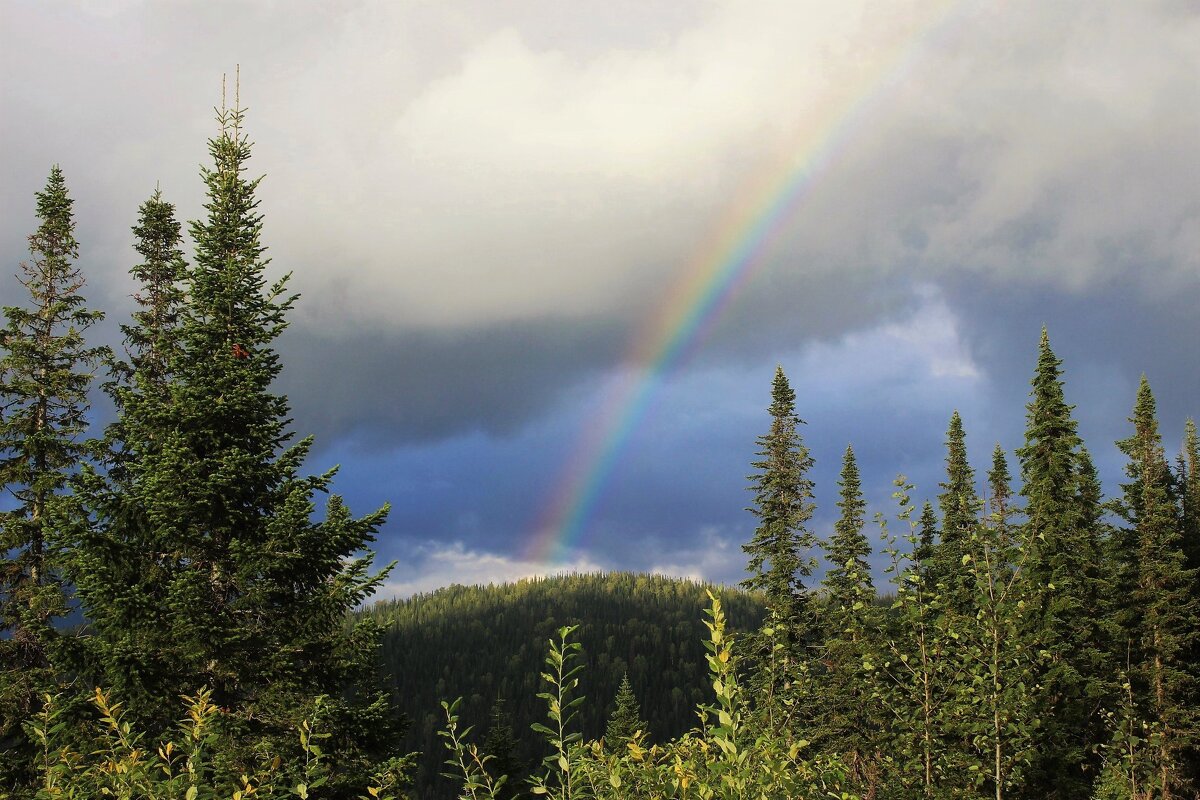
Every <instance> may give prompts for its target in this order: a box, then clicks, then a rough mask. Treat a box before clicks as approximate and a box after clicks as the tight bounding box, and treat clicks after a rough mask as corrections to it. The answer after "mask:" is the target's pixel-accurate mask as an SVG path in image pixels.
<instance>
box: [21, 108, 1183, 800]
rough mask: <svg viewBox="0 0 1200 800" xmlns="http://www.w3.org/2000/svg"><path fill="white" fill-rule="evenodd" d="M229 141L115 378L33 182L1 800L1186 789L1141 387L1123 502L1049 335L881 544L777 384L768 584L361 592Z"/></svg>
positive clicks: (258, 218)
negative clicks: (970, 455) (93, 339)
mask: <svg viewBox="0 0 1200 800" xmlns="http://www.w3.org/2000/svg"><path fill="white" fill-rule="evenodd" d="M217 122H218V133H217V134H216V135H215V136H214V137H213V138H212V139H211V140H210V142H209V156H210V159H211V163H210V164H209V165H208V166H207V167H205V168H204V169H203V170H202V172H201V176H200V177H201V180H202V181H203V184H204V186H205V191H206V198H207V199H206V203H205V206H204V214H203V215H202V218H200V219H198V220H195V221H192V222H190V223H189V225H188V233H189V235H190V239H191V241H192V242H193V244H194V250H193V252H192V255H191V257H190V259H189V258H188V257H187V256H186V255H185V252H184V246H185V240H184V234H183V224H182V223H181V222H180V221H179V220H178V219H177V218H176V215H175V208H174V206H173V205H172V204H171V203H170V202H169V201H168V200H167V199H165V198H164V197H163V196H162V195H161V193H159V192H157V191H155V192H154V193H153V194H151V195H150V196H149V197H148V199H147V200H146V201H145V202H144V203H143V204H142V205H141V207H140V208H139V209H137V212H136V224H135V225H134V226H133V234H134V237H135V242H136V246H135V249H136V259H135V258H133V257H131V259H130V260H131V261H136V264H135V265H134V266H133V267H132V268H131V270H130V272H131V276H132V278H133V280H134V281H135V282H136V283H137V285H138V286H139V288H138V291H137V294H136V295H135V299H136V302H137V304H138V307H137V310H136V312H135V313H134V314H133V316H132V318H131V319H129V320H126V321H124V322H123V323H122V325H121V329H122V331H123V334H124V347H123V352H120V353H118V352H116V351H112V350H109V349H106V348H103V347H98V346H95V345H91V344H89V343H88V340H87V334H88V330H89V329H90V328H91V327H92V326H94V325H95V324H96V323H98V322H99V321H100V320H101V319H102V318H103V313H102V312H101V311H99V310H96V309H92V308H90V307H89V306H88V303H87V301H86V300H85V295H84V291H85V288H86V284H85V276H84V274H83V272H82V270H81V267H80V266H78V265H77V263H76V262H77V260H78V258H79V244H78V242H77V241H76V239H75V219H74V213H73V207H72V200H71V197H70V193H69V191H68V186H67V181H66V177H65V176H64V174H63V172H62V171H61V170H60V169H59V168H58V167H54V168H52V169H51V171H50V174H49V178H48V180H47V182H46V184H45V186H44V188H42V190H41V191H38V192H37V193H36V195H35V201H36V214H37V218H38V220H39V225H38V227H37V228H36V230H35V231H34V232H33V233H32V234H31V235H30V236H29V257H28V259H27V260H26V261H24V262H23V263H22V264H21V273H20V276H19V279H20V283H21V285H22V286H23V288H24V290H26V292H25V296H24V297H23V302H22V303H20V304H14V305H11V306H6V307H5V308H4V322H3V333H2V336H3V339H2V344H3V350H2V353H0V412H2V417H0V477H2V479H3V482H4V485H5V489H6V493H7V495H8V497H9V498H10V501H9V502H8V503H7V505H5V506H4V510H3V512H0V557H2V559H0V631H2V633H3V637H2V638H0V796H2V797H5V798H14V799H15V798H21V799H22V800H24V799H25V798H37V799H38V800H46V799H47V798H93V797H120V798H155V799H157V798H163V799H164V800H165V799H166V798H180V799H181V800H210V799H215V798H223V799H224V798H228V799H229V800H245V798H250V797H254V798H283V797H299V798H310V797H311V798H401V797H406V796H420V795H422V794H423V793H424V792H425V789H424V788H422V787H421V786H420V785H418V784H414V779H415V778H416V777H418V776H419V777H420V779H421V780H422V781H424V782H426V783H429V782H430V779H431V778H432V776H430V775H428V773H429V771H430V770H431V769H434V768H435V767H434V766H432V765H436V764H438V763H439V762H440V769H441V771H442V772H443V773H444V774H445V775H446V776H447V778H446V780H447V781H448V783H445V784H442V786H443V787H449V788H448V791H449V793H450V794H451V795H454V796H458V797H464V798H472V799H473V800H478V798H509V797H525V796H534V797H541V796H547V797H553V798H560V800H572V799H575V798H730V800H732V799H733V798H739V799H740V798H772V799H773V798H842V799H843V800H845V799H847V798H861V799H862V800H870V799H872V798H888V799H891V798H897V799H898V800H906V799H907V798H913V799H914V800H916V799H917V798H985V797H987V798H995V800H1003V798H1028V799H1029V800H1034V799H1035V798H1037V799H1038V800H1041V798H1056V799H1059V800H1088V799H1092V800H1149V799H1150V798H1155V799H1156V800H1157V799H1158V798H1161V799H1162V800H1172V799H1174V798H1194V797H1197V787H1198V786H1200V702H1198V701H1200V698H1198V696H1197V689H1198V687H1197V679H1198V678H1200V668H1198V664H1200V638H1198V633H1200V439H1198V436H1197V431H1196V426H1195V424H1194V423H1193V422H1191V421H1189V422H1188V423H1187V425H1186V428H1185V430H1186V435H1185V440H1184V442H1183V443H1182V446H1181V448H1180V449H1179V451H1178V452H1174V451H1171V452H1169V451H1168V447H1167V445H1166V444H1165V443H1164V442H1163V440H1162V436H1161V434H1160V432H1159V422H1158V419H1157V412H1156V406H1155V399H1154V395H1153V393H1152V391H1151V387H1150V385H1149V383H1148V381H1147V380H1146V379H1145V378H1143V380H1142V382H1141V385H1140V387H1139V388H1138V390H1137V394H1136V396H1135V397H1132V398H1130V399H1129V400H1130V405H1131V408H1132V411H1131V413H1130V417H1129V427H1128V435H1127V437H1126V438H1124V439H1122V440H1121V441H1120V442H1118V446H1119V447H1120V449H1121V451H1122V452H1123V453H1124V455H1125V457H1126V468H1125V474H1126V476H1127V479H1126V481H1125V482H1123V483H1122V484H1121V485H1120V486H1119V487H1117V490H1116V491H1115V492H1113V493H1111V494H1106V493H1105V492H1104V491H1103V490H1102V487H1101V485H1100V481H1099V478H1098V476H1097V472H1096V469H1095V467H1094V465H1093V462H1092V460H1091V457H1090V455H1089V452H1088V450H1087V448H1086V447H1085V444H1084V442H1083V441H1082V439H1081V438H1080V435H1079V433H1078V427H1077V423H1076V420H1075V418H1074V416H1073V407H1072V406H1071V405H1069V404H1068V403H1067V401H1066V395H1065V391H1064V385H1065V379H1064V371H1063V364H1062V362H1061V361H1060V359H1058V357H1057V356H1056V355H1055V353H1054V351H1053V349H1052V347H1051V343H1050V339H1049V335H1048V333H1047V331H1046V330H1045V329H1043V331H1042V335H1041V340H1040V344H1039V347H1038V351H1037V353H1036V354H1035V355H1036V361H1035V365H1034V369H1033V377H1032V382H1031V391H1030V394H1029V400H1028V404H1027V406H1026V420H1027V426H1026V433H1025V441H1024V443H1023V445H1022V446H1021V447H1019V448H1018V449H1017V450H1016V451H1015V453H1012V454H1010V453H1007V452H1006V451H1004V450H1003V449H1002V448H1000V447H999V446H997V448H996V450H995V452H994V455H993V458H992V460H991V463H990V464H989V465H988V466H987V468H986V470H982V471H979V472H977V470H976V467H974V466H973V465H971V464H970V463H969V462H968V459H967V456H966V452H967V451H966V432H965V430H964V426H963V423H962V420H961V418H960V417H959V415H958V413H957V412H954V413H952V414H951V416H950V423H949V428H948V431H947V434H946V440H945V443H944V444H945V448H946V474H945V479H944V481H943V482H941V483H940V484H939V486H938V487H937V491H936V503H934V502H920V501H918V500H916V499H915V498H917V497H919V495H918V494H917V490H916V488H915V487H914V486H912V485H911V484H910V483H909V482H908V480H907V479H906V478H905V477H904V476H899V477H897V479H896V481H895V486H894V490H895V491H894V495H893V498H894V506H893V507H892V508H889V509H886V510H880V511H876V512H874V513H872V514H871V515H870V517H868V509H867V505H866V502H865V500H864V492H863V487H862V485H861V479H860V474H859V469H858V464H857V461H856V457H855V453H854V451H853V449H851V448H847V450H846V451H845V455H844V461H843V464H842V469H841V473H840V479H839V481H838V491H839V499H838V501H837V509H838V518H837V521H836V524H835V525H834V526H833V528H832V530H831V531H828V532H821V531H818V530H815V526H814V523H813V518H814V511H815V499H814V497H815V494H814V485H813V482H812V479H811V470H812V466H813V462H812V457H811V455H810V453H809V451H808V449H807V448H806V446H805V444H804V439H803V436H802V434H801V431H802V428H801V425H802V421H801V419H800V417H799V415H798V410H797V402H796V394H795V392H794V390H793V389H792V387H791V385H790V383H789V380H788V377H787V375H786V374H785V373H784V371H783V369H782V368H780V369H779V370H778V371H777V372H776V374H775V377H774V381H773V383H772V385H771V387H770V405H769V407H768V413H767V416H766V418H765V419H764V425H763V429H764V431H765V432H764V433H763V434H762V436H761V437H759V439H758V441H757V445H758V454H759V455H758V458H757V460H755V461H754V462H753V464H752V465H751V469H752V470H753V474H752V476H751V478H750V484H751V487H750V488H751V490H752V505H751V509H750V510H751V512H752V514H753V521H752V524H753V525H754V529H753V532H752V533H751V534H749V535H748V536H747V540H746V542H745V545H744V551H745V555H746V562H747V563H746V571H747V577H746V579H745V581H744V583H743V588H744V589H745V590H746V592H736V591H732V590H718V589H716V588H714V587H706V586H702V585H698V584H690V583H686V582H676V581H669V580H665V579H660V578H650V577H640V576H620V575H618V576H607V577H601V576H582V577H578V578H573V579H570V580H564V581H560V582H550V581H543V582H537V581H535V582H529V583H525V584H518V585H516V586H511V587H502V588H492V589H477V590H468V589H463V588H451V589H447V590H444V591H441V592H436V593H434V594H432V595H430V596H428V597H418V598H414V599H412V600H403V601H396V602H383V603H378V604H376V605H374V606H369V605H364V603H365V602H366V601H367V600H368V599H369V598H370V597H371V596H372V594H373V592H374V591H375V590H376V589H377V588H378V587H379V586H380V585H381V584H382V582H383V580H384V578H385V577H386V574H387V571H388V567H386V566H385V567H383V568H377V567H375V566H374V564H373V557H372V553H371V550H370V546H371V543H372V542H373V541H374V538H375V535H376V533H377V532H378V530H379V529H380V526H381V525H382V524H383V523H384V521H385V519H386V516H387V513H388V508H387V507H383V508H380V509H378V510H375V511H372V512H369V513H367V514H365V515H363V516H355V515H354V514H352V513H351V511H350V510H349V509H348V508H347V507H346V506H345V504H344V503H343V502H342V500H341V499H340V498H339V496H337V495H336V494H330V493H329V491H330V489H331V488H332V485H333V479H334V474H333V472H326V473H323V474H318V475H306V474H303V472H302V471H301V467H302V465H303V464H304V462H305V459H306V456H307V455H308V454H309V452H310V450H311V448H312V446H313V441H312V439H311V438H295V437H294V435H293V432H292V431H291V430H290V420H289V405H288V400H287V398H286V397H284V396H281V395H278V394H275V393H273V390H272V383H273V380H274V379H275V378H276V376H277V375H278V374H279V372H280V371H281V369H282V368H283V365H282V363H281V360H280V358H279V355H278V353H277V351H276V349H275V342H276V340H277V339H278V337H279V336H280V335H281V333H282V332H283V330H284V329H285V328H286V326H287V324H288V315H289V313H290V312H291V311H292V310H293V307H294V305H295V303H296V302H297V299H298V298H297V297H296V296H295V295H293V294H291V293H290V291H289V287H288V280H287V277H284V278H283V279H281V280H278V281H275V282H270V281H268V279H267V277H266V268H267V265H268V261H269V259H268V257H267V250H266V244H265V243H264V242H263V241H262V237H261V233H262V226H263V216H262V212H261V211H260V210H259V203H258V199H257V196H256V190H257V187H258V179H255V178H252V177H250V176H249V174H248V169H249V166H248V164H249V159H250V154H251V143H250V140H249V138H248V136H247V134H246V132H245V129H244V122H245V119H244V112H243V110H242V109H241V108H240V107H234V108H222V109H221V110H220V113H219V116H218V120H217ZM132 217H133V215H132V214H131V218H132ZM6 291H7V290H6ZM6 296H9V295H7V294H6ZM93 384H95V386H96V387H97V388H98V389H100V390H101V391H103V392H104V393H105V394H106V395H107V397H108V399H109V400H110V401H111V403H112V405H113V407H114V408H115V410H116V413H115V418H114V420H113V421H112V422H111V423H110V424H108V425H106V426H105V427H104V428H103V430H99V431H96V430H92V429H91V426H90V422H89V421H90V419H91V417H90V413H89V396H90V392H91V390H92V388H93ZM1010 455H1011V456H1012V457H1013V458H1012V460H1011V461H1010ZM981 487H982V488H981ZM318 497H321V498H323V500H324V503H323V507H322V508H318V506H317V500H318ZM747 527H748V528H749V527H750V525H749V524H748V526H747ZM818 558H820V559H821V560H822V561H823V563H824V569H823V570H818V563H817V559H818ZM879 558H882V559H883V561H885V562H886V564H887V568H886V572H885V573H884V575H882V576H881V575H876V574H874V573H873V571H872V569H871V566H870V563H871V560H872V559H875V560H878V559H879ZM518 600H519V602H517V601H518ZM74 613H79V614H82V618H83V620H84V621H83V623H82V624H72V623H71V622H70V618H71V615H72V614H74ZM685 617H690V619H686V618H685ZM447 652H450V653H456V654H463V655H465V656H466V657H468V658H472V659H474V660H475V662H476V663H474V664H472V665H469V666H470V669H469V670H468V669H467V667H466V666H465V665H462V666H455V664H454V662H453V660H452V659H447V658H446V657H445V655H444V654H445V653H447ZM437 653H442V654H443V656H442V657H441V658H440V661H441V665H440V667H439V668H440V669H443V670H444V674H442V675H439V676H438V677H437V678H435V679H434V682H433V686H432V687H430V686H428V682H426V684H425V685H421V683H420V681H416V680H413V679H412V677H411V676H412V675H413V674H414V673H416V672H418V671H419V670H421V669H427V668H428V665H429V664H430V663H434V662H435V659H434V655H435V654H437ZM639 659H641V660H639ZM618 676H619V677H618ZM625 678H627V679H628V680H625ZM676 692H678V695H676ZM443 693H444V694H443ZM460 698H461V699H460ZM498 701H501V702H499V703H498ZM435 702H436V703H437V704H438V705H437V706H435V707H434V708H432V709H431V708H430V707H429V706H430V704H432V703H435ZM685 707H686V708H687V709H690V712H689V711H688V710H685ZM431 713H432V714H433V715H434V716H433V717H432V718H431V717H430V714H431ZM534 713H536V714H537V719H536V721H531V720H530V719H529V717H530V715H532V714H534ZM483 716H486V717H487V718H486V719H485V718H481V717H483ZM684 720H687V721H686V722H685V721H684ZM518 721H519V724H518ZM526 726H528V727H526ZM681 726H685V727H682V729H681ZM485 734H486V735H485ZM439 747H440V748H441V749H440V750H439V749H438V748H439ZM418 749H419V750H420V751H421V752H420V753H418V752H416V751H417V750H418ZM530 760H532V761H533V762H534V763H528V761H530Z"/></svg>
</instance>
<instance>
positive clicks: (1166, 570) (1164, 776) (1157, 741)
mask: <svg viewBox="0 0 1200 800" xmlns="http://www.w3.org/2000/svg"><path fill="white" fill-rule="evenodd" d="M1130 422H1132V423H1133V428H1134V431H1133V434H1132V435H1131V436H1130V437H1128V438H1126V439H1123V440H1121V441H1120V442H1118V446H1119V447H1120V448H1121V451H1122V452H1124V453H1125V454H1126V455H1127V456H1128V457H1129V462H1128V464H1127V466H1126V475H1127V476H1128V477H1129V478H1130V482H1129V483H1126V484H1123V485H1122V488H1123V490H1124V496H1123V498H1122V501H1121V503H1120V504H1119V506H1118V507H1119V510H1120V512H1121V515H1122V516H1123V517H1124V518H1125V520H1126V521H1127V522H1128V524H1129V529H1130V530H1131V531H1132V532H1133V535H1134V539H1135V541H1136V562H1135V563H1136V576H1137V582H1136V585H1135V587H1134V590H1133V600H1134V603H1135V604H1136V607H1137V609H1138V611H1139V618H1138V619H1137V621H1136V622H1135V623H1134V624H1133V626H1132V629H1131V633H1132V638H1131V641H1130V653H1131V659H1130V660H1131V666H1132V676H1131V677H1132V678H1133V679H1134V689H1133V692H1134V697H1135V704H1136V705H1137V706H1138V708H1139V710H1140V711H1141V714H1142V715H1143V719H1145V720H1146V721H1147V722H1148V723H1149V725H1150V727H1151V730H1152V731H1153V732H1154V736H1153V737H1152V739H1151V747H1150V751H1151V752H1150V756H1149V758H1148V762H1149V763H1148V765H1147V767H1148V768H1147V774H1146V775H1144V776H1143V780H1142V785H1143V786H1145V787H1147V788H1148V789H1150V790H1151V791H1153V792H1154V796H1156V797H1161V798H1163V800H1171V798H1176V797H1190V796H1194V795H1191V794H1188V792H1189V790H1190V787H1189V786H1188V780H1187V771H1188V765H1187V761H1188V760H1189V756H1191V755H1192V751H1193V750H1194V748H1195V747H1196V746H1197V744H1198V743H1200V717H1198V714H1197V710H1196V709H1197V704H1198V702H1200V694H1198V688H1200V686H1198V683H1197V674H1196V666H1195V664H1194V663H1193V662H1192V661H1191V654H1192V652H1193V648H1194V646H1195V643H1196V638H1197V635H1198V632H1200V603H1198V602H1197V599H1196V597H1195V594H1194V591H1193V589H1194V583H1195V580H1196V574H1195V572H1194V571H1192V570H1190V569H1188V567H1187V561H1186V556H1185V554H1184V549H1183V537H1182V535H1181V515H1180V513H1179V509H1178V507H1177V505H1176V503H1175V501H1174V497H1173V496H1172V488H1173V487H1172V479H1171V475H1170V470H1169V467H1168V465H1167V461H1166V457H1165V454H1164V452H1163V447H1162V437H1161V436H1160V434H1159V431H1158V419H1157V414H1156V410H1155V402H1154V395H1153V393H1152V392H1151V391H1150V384H1149V382H1148V381H1147V380H1146V377H1145V376H1144V375H1143V376H1142V380H1141V383H1140V385H1139V386H1138V393H1137V401H1136V403H1135V405H1134V408H1133V416H1131V417H1130Z"/></svg>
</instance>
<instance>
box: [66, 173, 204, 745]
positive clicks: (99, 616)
mask: <svg viewBox="0 0 1200 800" xmlns="http://www.w3.org/2000/svg"><path fill="white" fill-rule="evenodd" d="M132 230H133V234H134V250H135V251H136V252H137V253H138V255H139V256H141V261H140V262H139V263H138V264H136V265H135V266H134V267H133V268H131V269H130V275H131V276H132V277H133V278H134V280H135V281H137V283H138V291H137V292H136V293H135V294H134V299H135V301H136V303H137V310H136V311H134V313H133V317H132V320H131V322H130V323H128V324H123V325H122V326H121V330H122V331H123V333H124V335H125V351H126V356H127V360H126V361H121V362H116V363H114V364H113V379H112V380H111V381H110V382H109V383H107V384H106V385H105V390H106V391H107V393H108V395H109V396H110V398H111V399H112V401H113V405H114V406H115V408H116V410H117V419H116V421H115V422H113V423H112V424H111V425H109V427H108V430H107V431H106V440H107V444H108V449H109V457H108V463H107V471H106V473H104V474H98V473H96V472H94V471H91V470H86V471H85V472H84V474H83V475H82V476H81V477H80V478H79V479H78V481H77V485H78V496H79V497H80V499H81V500H82V501H83V504H84V505H85V506H86V507H87V509H88V511H89V513H90V517H91V519H92V520H93V524H91V525H88V526H85V527H84V528H83V529H82V530H80V531H79V534H78V541H77V544H76V547H75V548H74V549H73V553H72V559H71V560H72V571H73V574H74V576H75V581H76V583H77V584H78V586H79V594H80V596H81V598H82V599H83V601H84V603H85V604H86V606H87V607H88V609H89V618H90V619H89V621H90V624H91V629H92V630H93V631H94V632H95V634H96V635H95V636H93V637H91V638H90V639H89V645H90V647H89V650H90V656H91V662H92V666H91V677H92V678H93V680H94V682H95V683H96V684H97V685H103V686H105V687H107V688H110V689H113V690H116V691H117V692H118V693H119V695H120V697H121V698H122V701H123V702H124V703H125V705H126V708H127V709H128V710H129V711H130V712H131V713H133V714H134V715H135V716H136V717H138V718H140V719H147V718H152V717H153V716H154V715H155V714H156V713H159V714H160V713H161V704H162V700H163V698H164V697H169V696H171V693H172V692H173V691H174V686H173V682H174V681H175V680H176V677H177V676H176V673H175V671H174V670H173V669H171V668H169V667H166V666H165V663H164V662H166V661H169V659H164V658H163V654H168V653H174V652H175V650H176V648H177V642H176V641H175V639H174V632H173V630H172V625H171V623H170V620H169V614H168V608H167V605H168V603H167V591H168V588H169V587H170V586H171V585H172V583H173V581H174V580H176V579H177V578H178V575H179V571H180V569H181V568H182V565H181V563H180V555H179V552H178V550H177V549H175V548H174V546H173V545H172V543H171V542H169V541H167V540H166V539H164V537H163V536H162V535H161V534H162V531H161V527H160V525H159V523H158V522H156V521H155V520H152V519H150V518H149V517H148V515H147V509H150V508H153V498H150V497H146V496H144V495H145V494H146V493H151V494H152V493H154V492H156V491H157V490H156V489H155V487H154V486H153V485H152V484H149V483H148V482H147V481H146V472H145V469H144V465H145V464H146V463H147V460H148V459H153V458H161V448H162V445H163V442H164V441H165V439H166V433H165V428H164V424H166V421H167V420H169V419H170V402H171V383H172V381H173V378H174V372H173V370H174V369H175V365H176V364H177V362H178V359H179V356H180V341H179V336H180V324H181V319H182V314H183V306H184V301H185V290H184V286H185V281H186V279H187V277H188V271H187V264H186V262H185V261H184V257H183V251H182V238H183V237H182V234H181V226H180V223H179V222H178V221H177V220H176V217H175V207H174V206H173V205H172V204H170V203H168V202H166V201H165V200H164V199H163V197H162V194H161V192H160V191H158V190H155V192H154V194H153V195H152V196H151V197H150V198H149V199H148V200H146V202H144V203H143V204H142V205H141V207H140V208H139V210H138V221H137V224H136V225H134V226H133V229H132ZM162 721H163V722H164V723H165V721H166V720H162Z"/></svg>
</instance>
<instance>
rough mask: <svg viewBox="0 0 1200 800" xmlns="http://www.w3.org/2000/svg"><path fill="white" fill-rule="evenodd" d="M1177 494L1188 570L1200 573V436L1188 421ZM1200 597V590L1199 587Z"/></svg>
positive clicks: (1193, 424) (1185, 427)
mask: <svg viewBox="0 0 1200 800" xmlns="http://www.w3.org/2000/svg"><path fill="white" fill-rule="evenodd" d="M1176 481H1177V483H1178V489H1177V493H1178V495H1179V499H1180V508H1181V511H1182V514H1183V542H1184V552H1185V553H1187V557H1188V568H1189V569H1200V436H1197V434H1196V422H1195V420H1192V419H1189V420H1188V421H1187V422H1186V423H1185V424H1184V428H1183V450H1182V452H1180V454H1179V470H1178V475H1177V477H1176ZM1197 595H1198V596H1200V586H1198V587H1197Z"/></svg>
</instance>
